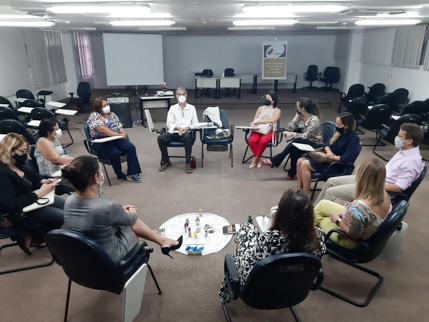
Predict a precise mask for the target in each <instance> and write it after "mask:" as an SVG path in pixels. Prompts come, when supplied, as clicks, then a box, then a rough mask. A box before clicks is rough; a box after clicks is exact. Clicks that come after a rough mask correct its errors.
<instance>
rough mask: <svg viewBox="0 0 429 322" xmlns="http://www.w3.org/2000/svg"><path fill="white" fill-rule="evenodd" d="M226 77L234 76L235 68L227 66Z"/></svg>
mask: <svg viewBox="0 0 429 322" xmlns="http://www.w3.org/2000/svg"><path fill="white" fill-rule="evenodd" d="M223 74H224V76H225V77H233V76H234V75H235V74H234V68H225V71H224V72H223Z"/></svg>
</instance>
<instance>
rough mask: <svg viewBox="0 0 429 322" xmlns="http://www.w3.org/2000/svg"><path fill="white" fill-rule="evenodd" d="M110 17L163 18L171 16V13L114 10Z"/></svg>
mask: <svg viewBox="0 0 429 322" xmlns="http://www.w3.org/2000/svg"><path fill="white" fill-rule="evenodd" d="M109 18H145V19H163V18H171V14H169V13H167V12H166V13H162V12H148V13H145V14H142V13H141V12H139V11H138V12H132V11H127V12H125V11H124V12H114V13H112V14H111V15H109Z"/></svg>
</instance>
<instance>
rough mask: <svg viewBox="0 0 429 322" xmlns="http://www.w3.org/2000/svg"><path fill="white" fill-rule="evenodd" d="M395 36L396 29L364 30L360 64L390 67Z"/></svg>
mask: <svg viewBox="0 0 429 322" xmlns="http://www.w3.org/2000/svg"><path fill="white" fill-rule="evenodd" d="M395 36H396V28H384V29H369V30H365V31H364V32H363V39H362V54H361V63H367V64H379V65H388V66H390V64H391V63H392V54H393V44H394V41H395Z"/></svg>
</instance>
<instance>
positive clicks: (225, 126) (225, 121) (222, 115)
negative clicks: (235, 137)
mask: <svg viewBox="0 0 429 322" xmlns="http://www.w3.org/2000/svg"><path fill="white" fill-rule="evenodd" d="M219 117H220V120H221V121H222V129H229V122H228V115H227V114H226V112H225V111H224V110H221V109H219ZM211 121H212V120H211V119H210V118H209V117H208V116H207V115H204V122H211ZM215 131H216V129H209V130H204V131H203V135H204V136H203V142H206V141H207V139H206V137H207V136H210V135H213V134H214V132H215ZM210 141H212V140H210Z"/></svg>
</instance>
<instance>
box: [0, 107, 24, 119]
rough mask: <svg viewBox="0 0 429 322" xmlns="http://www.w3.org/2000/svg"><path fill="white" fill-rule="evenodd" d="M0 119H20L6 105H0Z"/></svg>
mask: <svg viewBox="0 0 429 322" xmlns="http://www.w3.org/2000/svg"><path fill="white" fill-rule="evenodd" d="M2 120H17V121H21V120H20V119H19V118H18V114H16V113H15V110H14V109H11V108H9V107H6V106H0V121H2Z"/></svg>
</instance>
